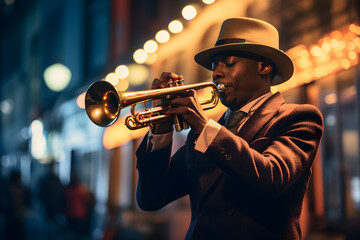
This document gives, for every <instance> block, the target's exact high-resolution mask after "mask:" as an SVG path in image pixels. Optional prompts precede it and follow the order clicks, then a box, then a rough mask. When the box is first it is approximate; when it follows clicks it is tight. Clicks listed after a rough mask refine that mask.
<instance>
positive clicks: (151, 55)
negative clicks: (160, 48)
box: [145, 53, 157, 65]
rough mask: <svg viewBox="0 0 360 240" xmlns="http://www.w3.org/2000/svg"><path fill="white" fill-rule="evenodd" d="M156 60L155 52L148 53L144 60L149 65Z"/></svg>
mask: <svg viewBox="0 0 360 240" xmlns="http://www.w3.org/2000/svg"><path fill="white" fill-rule="evenodd" d="M156 60H157V54H156V53H149V57H148V59H147V60H146V62H145V63H146V64H148V65H151V64H153V63H155V62H156Z"/></svg>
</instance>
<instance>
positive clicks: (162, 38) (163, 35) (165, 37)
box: [155, 30, 170, 43]
mask: <svg viewBox="0 0 360 240" xmlns="http://www.w3.org/2000/svg"><path fill="white" fill-rule="evenodd" d="M155 39H156V41H158V42H159V43H166V42H167V41H169V39H170V34H169V32H168V31H166V30H160V31H159V32H157V33H156V35H155Z"/></svg>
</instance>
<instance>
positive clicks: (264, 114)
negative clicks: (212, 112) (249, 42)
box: [196, 93, 285, 203]
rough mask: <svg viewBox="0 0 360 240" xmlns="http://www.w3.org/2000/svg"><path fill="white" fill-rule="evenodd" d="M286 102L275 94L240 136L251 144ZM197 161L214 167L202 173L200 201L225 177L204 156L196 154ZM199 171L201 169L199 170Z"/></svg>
mask: <svg viewBox="0 0 360 240" xmlns="http://www.w3.org/2000/svg"><path fill="white" fill-rule="evenodd" d="M284 102H285V100H284V98H283V97H282V96H281V95H280V93H275V94H274V95H273V96H271V97H270V98H269V99H268V100H266V101H265V102H264V103H263V104H262V105H261V106H260V107H259V108H258V109H257V110H256V111H255V112H254V113H253V115H252V116H251V117H250V118H249V119H248V120H247V121H246V122H245V124H244V125H243V126H242V128H241V129H240V131H239V132H238V134H237V135H238V136H240V137H242V138H243V139H244V140H245V141H247V142H248V143H250V142H251V141H252V140H253V139H254V138H255V136H256V134H257V133H258V132H259V131H260V130H261V128H262V127H264V125H265V124H266V123H267V122H268V121H269V120H270V119H271V118H273V117H274V116H275V114H276V113H277V111H278V108H279V107H280V105H282V104H283V103H284ZM224 116H225V114H223V115H222V117H221V118H220V119H219V121H218V123H220V124H221V125H224V124H225V119H224ZM196 156H197V157H196V159H197V162H198V163H201V162H204V161H205V162H206V163H207V164H210V165H213V166H211V167H210V169H209V170H208V171H206V172H204V173H200V176H199V184H200V188H201V189H200V196H199V203H200V201H201V200H202V199H203V198H204V197H205V196H206V194H207V193H208V191H209V190H210V188H211V187H212V186H213V185H214V184H215V183H216V182H217V181H218V180H219V179H220V177H221V176H222V175H223V171H222V170H221V169H220V168H218V167H216V166H215V164H213V163H209V161H207V160H206V159H204V157H203V155H202V154H200V153H198V152H196ZM198 170H199V169H198ZM200 172H201V171H200Z"/></svg>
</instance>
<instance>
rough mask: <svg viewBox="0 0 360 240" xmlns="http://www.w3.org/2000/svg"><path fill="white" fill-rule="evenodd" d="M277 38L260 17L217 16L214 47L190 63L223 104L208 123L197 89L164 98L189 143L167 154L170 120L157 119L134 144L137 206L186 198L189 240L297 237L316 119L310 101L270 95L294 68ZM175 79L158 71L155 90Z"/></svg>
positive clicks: (319, 127)
mask: <svg viewBox="0 0 360 240" xmlns="http://www.w3.org/2000/svg"><path fill="white" fill-rule="evenodd" d="M278 39H279V37H278V32H277V30H276V28H275V27H273V26H272V25H270V24H269V23H266V22H264V21H260V20H257V19H252V18H232V19H228V20H226V21H224V23H223V24H222V27H221V30H220V34H219V37H218V40H217V42H216V44H215V46H214V47H212V48H209V49H206V50H204V51H201V52H199V53H198V54H197V55H196V56H195V61H196V62H197V63H198V64H200V65H201V66H203V67H205V68H207V69H209V70H211V71H213V81H214V83H215V84H219V83H222V84H224V85H225V87H226V88H225V91H223V92H222V93H220V100H221V102H222V103H223V104H224V105H225V106H227V107H228V110H227V111H226V112H225V114H224V115H223V116H222V117H221V118H220V120H219V121H218V122H215V121H213V120H211V119H210V120H209V119H208V118H207V117H206V115H205V114H204V112H203V110H202V108H201V105H200V104H199V101H198V99H197V97H196V93H195V91H188V92H187V93H186V94H180V95H179V96H176V97H173V98H170V99H169V100H168V101H166V104H167V105H170V106H172V107H171V108H169V109H168V110H166V111H165V112H164V113H165V114H176V115H179V116H181V118H182V119H183V120H184V121H185V122H186V123H187V124H188V125H189V126H190V127H191V131H190V132H189V134H188V136H187V141H186V144H185V145H184V146H182V147H181V148H180V149H179V150H178V151H177V152H176V153H175V154H174V155H173V156H172V157H171V155H172V153H171V142H172V132H173V127H172V122H170V121H167V122H163V123H158V124H155V125H154V127H153V129H152V130H151V131H150V132H149V133H148V134H147V135H146V136H145V138H144V139H143V141H142V143H141V145H140V146H139V148H138V151H137V159H138V160H137V161H138V162H137V168H138V171H139V182H138V189H137V202H138V205H139V206H140V208H142V209H143V210H146V211H153V210H158V209H160V208H162V207H164V206H165V205H167V204H168V203H170V202H172V201H174V200H176V199H178V198H180V197H183V196H185V195H189V196H190V203H191V213H192V215H191V223H190V227H189V229H188V232H187V239H301V230H300V224H299V217H300V213H301V207H302V201H303V197H304V194H305V191H306V188H307V184H308V180H309V178H310V174H311V166H312V163H313V160H314V158H315V155H316V152H317V149H318V146H319V142H320V138H321V135H322V131H323V122H322V116H321V114H320V112H319V111H318V110H317V109H316V108H315V107H314V106H311V105H295V104H286V103H285V101H284V99H283V97H282V96H281V94H280V93H275V94H273V93H271V92H270V86H272V85H277V84H280V83H283V82H285V81H287V80H288V79H289V78H290V77H291V76H292V74H293V63H292V61H291V59H290V58H289V57H288V56H287V55H286V54H285V53H284V52H283V51H281V50H279V47H278V45H279V40H278ZM181 78H182V77H181V76H179V75H176V74H174V73H163V74H162V76H161V77H160V79H155V80H154V82H153V86H152V87H153V88H163V87H166V86H167V82H168V81H172V80H177V79H181ZM163 104H164V103H163Z"/></svg>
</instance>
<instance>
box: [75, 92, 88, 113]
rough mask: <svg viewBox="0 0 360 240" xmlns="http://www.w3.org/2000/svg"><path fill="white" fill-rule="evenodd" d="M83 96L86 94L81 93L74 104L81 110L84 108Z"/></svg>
mask: <svg viewBox="0 0 360 240" xmlns="http://www.w3.org/2000/svg"><path fill="white" fill-rule="evenodd" d="M85 95H86V92H83V93H82V94H80V95H79V96H78V97H77V99H76V104H77V105H78V107H79V108H82V109H84V108H85Z"/></svg>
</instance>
